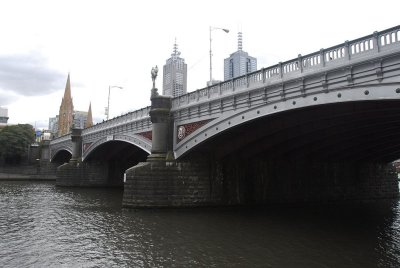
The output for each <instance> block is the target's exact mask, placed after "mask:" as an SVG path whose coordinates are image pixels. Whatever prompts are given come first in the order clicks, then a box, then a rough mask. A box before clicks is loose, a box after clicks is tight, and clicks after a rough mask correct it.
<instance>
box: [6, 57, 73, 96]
mask: <svg viewBox="0 0 400 268" xmlns="http://www.w3.org/2000/svg"><path fill="white" fill-rule="evenodd" d="M65 81H66V74H63V73H60V72H58V71H56V70H53V69H51V68H49V67H48V66H47V65H46V59H45V58H43V57H42V56H41V55H40V54H38V53H31V54H24V55H0V89H1V90H2V91H3V92H5V93H6V92H7V91H8V92H11V93H13V94H15V95H24V96H40V95H46V94H49V93H51V92H54V91H56V90H59V89H60V88H62V87H63V84H64V83H65ZM3 94H4V93H3ZM3 97H4V95H3ZM3 97H2V102H4V101H6V98H5V97H4V99H3Z"/></svg>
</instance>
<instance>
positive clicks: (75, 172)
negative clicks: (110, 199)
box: [56, 161, 122, 187]
mask: <svg viewBox="0 0 400 268" xmlns="http://www.w3.org/2000/svg"><path fill="white" fill-rule="evenodd" d="M56 185H57V186H71V187H106V186H118V185H110V182H109V180H108V167H107V165H103V164H101V163H90V164H89V163H82V162H80V161H70V162H69V163H65V164H63V165H61V166H59V167H58V168H57V179H56ZM120 186H122V185H120Z"/></svg>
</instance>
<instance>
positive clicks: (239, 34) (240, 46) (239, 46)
mask: <svg viewBox="0 0 400 268" xmlns="http://www.w3.org/2000/svg"><path fill="white" fill-rule="evenodd" d="M242 48H243V43H242V32H238V50H242Z"/></svg>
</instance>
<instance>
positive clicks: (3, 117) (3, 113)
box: [0, 107, 8, 126]
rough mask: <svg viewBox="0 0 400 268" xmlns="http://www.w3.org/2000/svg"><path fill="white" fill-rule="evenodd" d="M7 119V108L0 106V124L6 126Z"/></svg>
mask: <svg viewBox="0 0 400 268" xmlns="http://www.w3.org/2000/svg"><path fill="white" fill-rule="evenodd" d="M7 121H8V109H7V108H1V107H0V126H6V125H7Z"/></svg>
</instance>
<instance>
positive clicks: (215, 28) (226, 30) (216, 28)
mask: <svg viewBox="0 0 400 268" xmlns="http://www.w3.org/2000/svg"><path fill="white" fill-rule="evenodd" d="M213 30H222V31H224V32H226V33H229V30H228V29H223V28H218V27H212V26H210V86H211V85H212V50H211V40H212V39H211V32H212V31H213Z"/></svg>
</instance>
